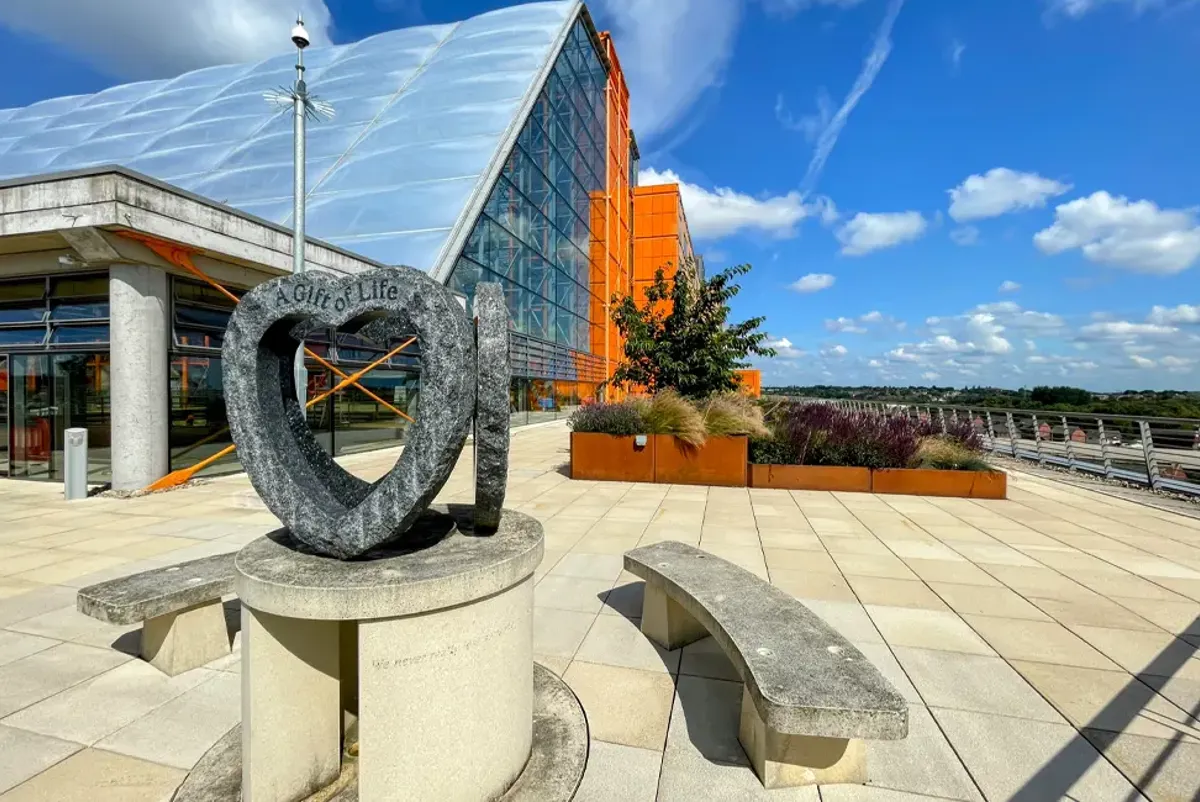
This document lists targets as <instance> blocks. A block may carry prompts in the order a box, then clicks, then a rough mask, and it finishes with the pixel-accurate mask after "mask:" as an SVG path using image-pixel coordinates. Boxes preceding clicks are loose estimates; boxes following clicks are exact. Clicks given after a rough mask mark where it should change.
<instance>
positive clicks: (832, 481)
mask: <svg viewBox="0 0 1200 802" xmlns="http://www.w3.org/2000/svg"><path fill="white" fill-rule="evenodd" d="M750 486H751V487H767V488H775V489H777V490H838V491H841V492H844V493H870V492H871V469H870V468H853V467H843V466H838V465H751V466H750Z"/></svg>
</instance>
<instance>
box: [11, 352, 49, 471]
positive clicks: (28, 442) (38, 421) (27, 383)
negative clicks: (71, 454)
mask: <svg viewBox="0 0 1200 802" xmlns="http://www.w3.org/2000/svg"><path fill="white" fill-rule="evenodd" d="M10 375H11V379H10V383H9V394H10V395H11V396H12V410H13V414H12V430H11V433H10V440H9V445H10V458H11V460H12V462H11V466H12V468H11V475H12V476H14V477H20V478H23V479H49V478H51V472H52V465H53V463H52V462H51V460H50V455H51V451H52V450H53V445H54V443H53V440H54V418H55V415H54V413H55V409H54V392H53V387H52V381H51V377H50V357H48V356H46V355H44V354H43V355H37V356H24V355H15V354H14V355H13V356H12V357H11V374H10Z"/></svg>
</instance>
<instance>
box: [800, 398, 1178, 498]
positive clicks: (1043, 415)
mask: <svg viewBox="0 0 1200 802" xmlns="http://www.w3.org/2000/svg"><path fill="white" fill-rule="evenodd" d="M821 400H825V401H827V403H832V404H836V405H838V406H842V407H847V408H849V409H854V410H859V411H864V412H868V411H870V412H877V413H879V414H883V415H904V416H907V417H910V418H921V419H929V420H933V421H935V422H940V423H941V425H942V427H943V429H944V428H945V427H946V426H947V424H949V423H958V422H959V421H962V420H967V421H970V422H971V425H972V426H973V427H974V428H975V430H976V431H978V432H979V434H980V436H981V437H982V438H983V442H984V448H985V449H987V450H988V451H992V452H995V453H997V454H1003V455H1005V456H1010V457H1015V458H1017V459H1025V460H1029V461H1031V462H1037V463H1039V464H1041V465H1056V466H1059V467H1062V468H1067V469H1069V470H1072V471H1079V472H1082V473H1090V474H1095V475H1097V476H1104V477H1107V478H1109V479H1120V480H1123V481H1126V482H1134V483H1137V484H1142V485H1146V486H1147V487H1150V488H1153V489H1154V490H1169V491H1173V492H1176V493H1186V494H1189V495H1194V496H1200V420H1197V419H1194V418H1151V417H1131V416H1128V415H1093V414H1086V413H1078V412H1053V411H1047V410H1030V409H999V408H995V407H990V408H985V407H969V406H954V405H948V404H907V403H890V402H882V401H857V400H852V399H833V400H830V399H821Z"/></svg>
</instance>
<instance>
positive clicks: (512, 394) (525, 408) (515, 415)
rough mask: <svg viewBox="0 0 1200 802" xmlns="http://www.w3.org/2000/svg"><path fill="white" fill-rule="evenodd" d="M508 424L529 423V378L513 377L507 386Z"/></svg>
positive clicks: (519, 424)
mask: <svg viewBox="0 0 1200 802" xmlns="http://www.w3.org/2000/svg"><path fill="white" fill-rule="evenodd" d="M508 411H509V423H508V425H509V426H524V425H525V424H527V423H529V380H528V379H518V378H514V379H512V380H511V383H510V384H509V387H508Z"/></svg>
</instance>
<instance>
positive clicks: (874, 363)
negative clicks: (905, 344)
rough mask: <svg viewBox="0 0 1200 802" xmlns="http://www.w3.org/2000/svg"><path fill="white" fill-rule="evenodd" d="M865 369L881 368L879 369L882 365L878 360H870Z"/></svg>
mask: <svg viewBox="0 0 1200 802" xmlns="http://www.w3.org/2000/svg"><path fill="white" fill-rule="evenodd" d="M867 367H869V368H881V367H883V363H882V362H880V361H879V360H878V359H871V360H869V361H868V362H867Z"/></svg>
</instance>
